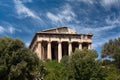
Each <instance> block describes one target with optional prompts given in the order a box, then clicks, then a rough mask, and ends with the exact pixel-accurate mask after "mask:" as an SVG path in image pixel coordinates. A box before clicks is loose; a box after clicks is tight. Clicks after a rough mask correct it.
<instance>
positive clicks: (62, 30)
mask: <svg viewBox="0 0 120 80" xmlns="http://www.w3.org/2000/svg"><path fill="white" fill-rule="evenodd" d="M41 32H45V33H67V34H75V33H76V31H74V30H72V29H69V28H68V27H58V28H51V29H47V30H43V31H41Z"/></svg>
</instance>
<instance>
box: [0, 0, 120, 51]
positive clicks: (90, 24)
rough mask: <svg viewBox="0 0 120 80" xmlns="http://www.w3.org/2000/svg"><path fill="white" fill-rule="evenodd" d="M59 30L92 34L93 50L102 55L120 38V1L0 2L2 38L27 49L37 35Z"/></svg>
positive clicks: (51, 0)
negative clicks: (21, 43) (17, 41)
mask: <svg viewBox="0 0 120 80" xmlns="http://www.w3.org/2000/svg"><path fill="white" fill-rule="evenodd" d="M60 26H67V27H69V28H72V29H74V30H76V31H77V32H78V33H92V34H93V35H94V37H93V45H92V47H93V49H95V50H97V51H98V52H100V49H101V46H102V45H103V44H104V43H105V42H107V41H108V40H109V39H114V38H117V37H120V0H0V36H10V37H13V38H20V39H21V40H22V41H24V42H25V44H26V45H27V46H28V45H29V43H30V42H31V39H32V38H33V36H34V34H35V32H37V31H40V30H44V29H48V28H53V27H60Z"/></svg>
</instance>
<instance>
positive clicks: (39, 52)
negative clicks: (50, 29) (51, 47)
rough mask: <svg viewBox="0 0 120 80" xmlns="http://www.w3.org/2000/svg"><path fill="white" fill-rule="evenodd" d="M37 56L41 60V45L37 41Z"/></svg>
mask: <svg viewBox="0 0 120 80" xmlns="http://www.w3.org/2000/svg"><path fill="white" fill-rule="evenodd" d="M37 53H38V54H37V55H38V57H39V58H40V59H42V45H41V42H40V41H39V42H38V50H37Z"/></svg>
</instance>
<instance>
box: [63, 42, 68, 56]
mask: <svg viewBox="0 0 120 80" xmlns="http://www.w3.org/2000/svg"><path fill="white" fill-rule="evenodd" d="M65 55H68V42H62V57H63V56H65Z"/></svg>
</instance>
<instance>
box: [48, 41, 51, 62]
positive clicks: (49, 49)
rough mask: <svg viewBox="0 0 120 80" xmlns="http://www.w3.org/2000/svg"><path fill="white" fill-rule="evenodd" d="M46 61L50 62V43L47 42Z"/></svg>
mask: <svg viewBox="0 0 120 80" xmlns="http://www.w3.org/2000/svg"><path fill="white" fill-rule="evenodd" d="M47 59H50V60H51V42H48V45H47Z"/></svg>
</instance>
